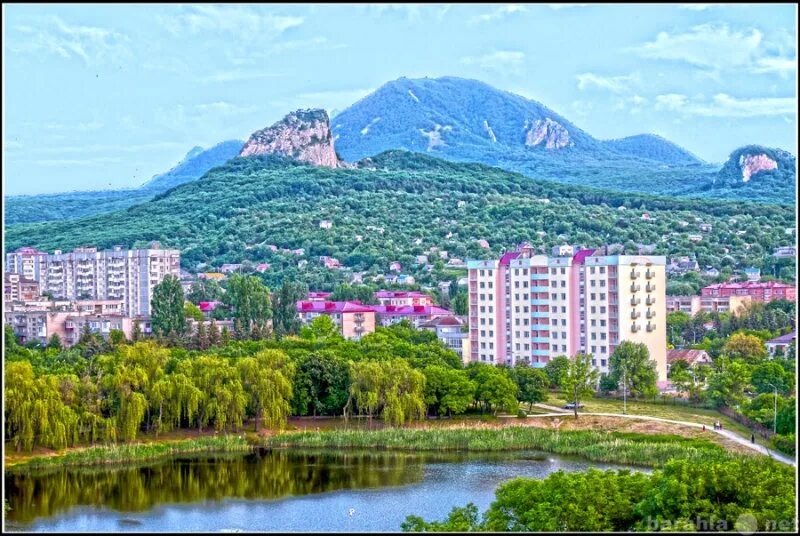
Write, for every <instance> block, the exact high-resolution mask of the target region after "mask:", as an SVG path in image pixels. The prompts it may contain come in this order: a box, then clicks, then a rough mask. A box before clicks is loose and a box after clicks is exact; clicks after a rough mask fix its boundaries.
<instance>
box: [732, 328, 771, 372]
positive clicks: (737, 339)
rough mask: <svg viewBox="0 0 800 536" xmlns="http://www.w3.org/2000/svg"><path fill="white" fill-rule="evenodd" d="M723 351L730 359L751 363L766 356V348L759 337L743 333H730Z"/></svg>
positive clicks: (755, 362) (756, 362)
mask: <svg viewBox="0 0 800 536" xmlns="http://www.w3.org/2000/svg"><path fill="white" fill-rule="evenodd" d="M723 352H724V353H725V354H726V355H728V356H729V357H730V358H732V359H741V360H743V361H744V362H746V363H749V364H751V365H755V364H758V363H759V362H761V361H763V360H764V359H766V357H767V348H766V346H765V345H764V343H763V342H762V341H761V339H759V338H758V337H756V336H754V335H745V334H744V333H734V334H733V335H731V336H730V338H729V339H728V342H726V343H725V346H724V347H723Z"/></svg>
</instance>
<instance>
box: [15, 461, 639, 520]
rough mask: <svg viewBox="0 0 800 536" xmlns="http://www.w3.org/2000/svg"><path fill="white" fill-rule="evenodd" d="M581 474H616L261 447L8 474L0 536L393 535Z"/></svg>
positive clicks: (584, 464) (540, 464)
mask: <svg viewBox="0 0 800 536" xmlns="http://www.w3.org/2000/svg"><path fill="white" fill-rule="evenodd" d="M590 467H596V468H600V469H607V468H623V467H622V466H618V465H609V464H598V463H594V462H588V461H585V460H581V459H578V458H568V457H564V456H555V455H551V454H543V453H537V452H502V453H489V452H487V453H475V452H472V453H466V452H464V453H424V454H423V453H409V452H397V451H394V452H389V451H369V452H363V451H348V452H347V453H341V452H334V451H330V450H300V451H298V450H284V449H276V450H266V449H265V450H260V451H257V452H253V453H250V454H229V455H215V456H202V457H191V458H189V457H187V458H176V459H170V460H167V461H159V462H155V463H149V464H143V465H134V466H131V465H127V466H121V467H113V468H109V467H87V468H76V467H72V468H58V469H48V470H43V471H30V472H21V471H20V472H6V475H5V486H6V494H7V497H8V499H9V504H10V506H11V511H10V512H8V514H7V518H6V530H12V531H14V530H16V531H42V532H52V531H56V532H80V531H95V532H114V531H117V532H120V531H123V532H124V531H136V532H163V531H169V532H179V531H214V532H238V531H240V530H241V531H309V532H320V531H342V532H347V531H354V532H365V531H399V530H400V524H401V523H402V522H403V521H404V520H405V518H406V516H408V515H411V514H413V515H419V516H421V517H423V518H424V519H426V520H431V519H443V518H445V517H446V516H447V514H448V513H449V512H450V510H451V509H452V508H453V507H454V506H463V505H465V504H467V503H468V502H473V503H475V504H476V505H477V506H478V508H479V510H480V511H483V510H485V509H486V508H487V507H488V506H489V504H490V503H491V502H492V501H493V500H494V491H495V489H496V488H497V486H498V485H499V484H500V483H502V482H504V481H506V480H509V479H511V478H514V477H517V476H524V477H531V478H544V477H546V476H547V475H548V474H550V473H552V472H554V471H557V470H559V469H563V470H565V471H582V470H586V469H588V468H590ZM637 470H641V469H637Z"/></svg>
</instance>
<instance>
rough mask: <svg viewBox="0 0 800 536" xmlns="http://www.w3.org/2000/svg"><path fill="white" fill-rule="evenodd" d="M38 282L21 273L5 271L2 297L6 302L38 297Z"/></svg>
mask: <svg viewBox="0 0 800 536" xmlns="http://www.w3.org/2000/svg"><path fill="white" fill-rule="evenodd" d="M40 296H41V292H40V291H39V283H38V282H37V281H36V280H35V279H28V278H27V277H25V276H23V275H22V274H17V273H10V272H6V273H5V274H4V276H3V299H4V300H5V301H6V302H16V301H33V300H36V299H39V297H40Z"/></svg>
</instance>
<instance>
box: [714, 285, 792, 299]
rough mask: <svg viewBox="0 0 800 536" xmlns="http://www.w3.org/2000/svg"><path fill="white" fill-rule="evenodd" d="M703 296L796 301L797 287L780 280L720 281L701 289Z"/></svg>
mask: <svg viewBox="0 0 800 536" xmlns="http://www.w3.org/2000/svg"><path fill="white" fill-rule="evenodd" d="M700 295H701V296H704V297H705V296H712V297H715V296H750V297H751V298H752V299H753V301H756V302H770V301H772V300H788V301H795V300H796V298H797V288H796V287H795V286H794V285H788V284H786V283H780V282H778V281H765V282H755V281H746V282H743V283H718V284H715V285H709V286H707V287H705V288H703V289H701V290H700Z"/></svg>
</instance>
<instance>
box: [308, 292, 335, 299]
mask: <svg viewBox="0 0 800 536" xmlns="http://www.w3.org/2000/svg"><path fill="white" fill-rule="evenodd" d="M330 295H331V293H330V292H309V293H308V297H309V298H327V297H328V296H330Z"/></svg>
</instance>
